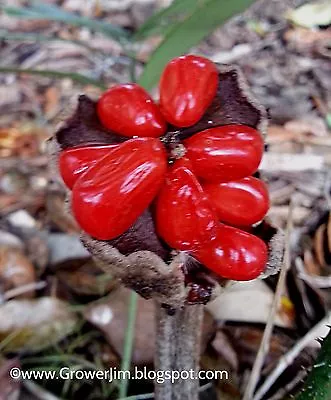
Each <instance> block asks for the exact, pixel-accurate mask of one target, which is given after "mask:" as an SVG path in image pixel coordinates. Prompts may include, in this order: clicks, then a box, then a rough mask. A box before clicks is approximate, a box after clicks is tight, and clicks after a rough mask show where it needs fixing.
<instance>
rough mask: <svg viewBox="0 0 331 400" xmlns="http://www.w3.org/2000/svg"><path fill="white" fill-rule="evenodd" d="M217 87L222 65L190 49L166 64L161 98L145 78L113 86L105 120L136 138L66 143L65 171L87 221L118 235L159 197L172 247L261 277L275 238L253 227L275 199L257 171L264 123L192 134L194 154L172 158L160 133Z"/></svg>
mask: <svg viewBox="0 0 331 400" xmlns="http://www.w3.org/2000/svg"><path fill="white" fill-rule="evenodd" d="M217 87H218V72H217V69H216V67H215V65H214V64H213V63H212V62H211V61H209V60H207V59H205V58H202V57H197V56H193V55H188V56H183V57H179V58H176V59H174V60H172V61H171V62H170V63H169V64H168V65H167V66H166V68H165V70H164V72H163V75H162V78H161V82H160V104H159V105H157V104H155V103H154V102H153V100H152V99H151V97H150V96H149V94H148V93H147V92H146V91H145V90H144V89H143V88H141V87H139V86H138V85H136V84H125V85H117V86H114V87H112V88H110V89H109V90H108V91H106V92H105V93H104V94H103V95H102V96H101V98H100V99H99V101H98V104H97V111H98V116H99V119H100V121H101V123H102V124H103V125H104V126H105V127H106V128H108V129H110V130H111V131H113V132H116V133H117V134H119V135H121V136H125V137H128V138H131V139H130V140H127V141H125V142H124V143H122V144H119V145H104V146H86V147H79V148H72V149H69V150H65V151H63V152H62V153H61V155H60V171H61V175H62V177H63V180H64V182H65V183H66V185H67V186H68V187H69V188H70V189H72V209H73V213H74V215H75V218H76V219H77V221H78V223H79V224H80V226H81V227H82V229H83V230H84V231H86V232H87V233H89V234H90V235H91V236H93V237H95V238H97V239H100V240H111V239H114V238H116V237H118V236H119V235H121V234H122V233H124V232H125V231H126V230H127V229H128V228H129V227H130V226H131V225H133V223H134V222H135V221H136V219H137V218H138V217H139V216H140V215H141V214H142V213H143V211H144V210H145V209H146V208H147V207H149V206H150V205H151V204H152V202H153V201H155V202H154V203H153V210H154V218H155V223H156V229H157V233H158V235H159V236H160V237H161V238H162V239H163V240H164V241H165V242H166V243H167V244H168V245H169V246H170V247H171V248H173V249H177V250H184V251H187V252H189V253H190V254H192V255H193V256H194V257H195V258H196V259H197V260H199V261H200V262H201V263H202V264H204V265H205V266H206V267H207V268H209V269H211V270H212V271H214V272H215V273H216V274H218V275H220V276H222V277H224V278H228V279H233V280H249V279H254V278H256V277H257V276H258V275H259V274H260V273H261V272H262V271H263V270H264V268H265V264H266V262H267V247H266V245H265V243H264V242H263V241H262V240H261V239H259V238H258V237H256V236H254V235H252V234H251V233H248V232H247V230H249V228H250V227H251V226H252V225H253V224H255V223H257V222H259V221H260V220H262V219H263V217H264V216H265V214H266V212H267V211H268V207H269V200H268V192H267V189H266V187H265V185H264V183H263V182H262V181H260V180H258V179H256V178H254V177H252V176H251V175H252V174H253V173H254V172H255V171H256V170H257V168H258V166H259V163H260V161H261V158H262V154H263V140H262V138H261V135H260V133H259V132H257V131H256V130H255V129H253V128H251V127H248V126H244V125H226V126H220V127H216V128H211V129H207V130H204V131H201V132H198V133H196V134H194V135H193V136H191V137H190V138H188V139H186V140H184V141H183V143H182V145H183V146H184V149H185V151H184V153H185V154H184V155H183V156H182V157H180V158H179V159H177V160H176V161H175V162H174V163H173V165H170V166H169V163H168V154H167V150H166V147H165V146H164V144H163V143H162V141H161V140H160V137H161V136H162V135H163V134H164V133H165V132H166V130H167V124H171V125H173V126H175V127H179V128H183V127H189V126H192V125H194V124H195V123H197V122H198V121H199V120H200V119H201V117H202V116H203V114H204V113H205V112H206V110H207V108H208V106H209V105H210V103H211V102H212V100H213V98H214V97H215V95H216V90H217ZM225 224H227V225H225ZM239 228H240V229H239Z"/></svg>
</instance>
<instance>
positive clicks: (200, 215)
mask: <svg viewBox="0 0 331 400" xmlns="http://www.w3.org/2000/svg"><path fill="white" fill-rule="evenodd" d="M189 167H190V163H189V162H188V161H187V160H185V159H180V160H178V161H176V162H175V164H174V166H173V167H172V168H171V169H170V171H169V172H168V174H167V178H166V181H165V183H164V185H163V187H162V190H161V192H160V194H159V196H158V199H157V204H156V227H157V232H158V234H159V235H160V236H161V237H162V238H163V239H164V240H165V241H166V242H167V244H168V245H169V246H170V247H172V248H174V249H178V250H188V249H190V250H192V249H195V248H197V247H199V246H203V244H204V243H205V242H206V241H209V240H211V239H212V238H214V237H215V235H216V227H217V225H218V222H217V217H216V215H215V214H214V212H213V211H212V207H211V204H210V202H209V200H208V199H207V196H206V195H205V193H204V192H203V190H202V187H201V185H200V183H199V182H198V181H197V179H196V178H195V176H194V174H193V173H192V171H191V170H190V168H189Z"/></svg>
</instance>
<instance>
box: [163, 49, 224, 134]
mask: <svg viewBox="0 0 331 400" xmlns="http://www.w3.org/2000/svg"><path fill="white" fill-rule="evenodd" d="M217 85H218V72H217V69H216V66H215V65H214V63H212V62H211V61H210V60H208V59H206V58H204V57H198V56H194V55H187V56H182V57H178V58H175V59H174V60H172V61H170V62H169V64H168V65H167V66H166V68H165V70H164V71H163V74H162V77H161V81H160V106H161V111H162V113H163V115H164V117H165V119H166V120H167V121H168V122H170V123H171V124H173V125H175V126H178V127H186V126H191V125H194V124H195V123H196V122H198V121H199V119H200V118H201V117H202V116H203V114H204V113H205V111H206V110H207V108H208V106H209V105H210V103H211V102H212V100H213V98H214V97H215V94H216V90H217Z"/></svg>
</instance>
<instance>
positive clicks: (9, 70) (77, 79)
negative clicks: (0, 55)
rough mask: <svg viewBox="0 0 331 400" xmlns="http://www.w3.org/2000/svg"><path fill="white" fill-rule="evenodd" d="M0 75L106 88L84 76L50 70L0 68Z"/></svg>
mask: <svg viewBox="0 0 331 400" xmlns="http://www.w3.org/2000/svg"><path fill="white" fill-rule="evenodd" d="M0 73H15V74H31V75H40V76H46V77H48V78H57V79H65V78H70V79H72V80H73V81H75V82H78V83H80V84H82V85H93V86H96V87H98V88H100V89H102V90H105V89H106V88H107V87H106V85H104V84H103V83H102V82H100V81H98V80H96V79H92V78H88V77H87V76H85V75H81V74H78V73H76V72H60V71H52V70H39V69H29V68H17V67H11V66H9V67H0Z"/></svg>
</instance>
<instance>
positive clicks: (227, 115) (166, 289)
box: [48, 65, 284, 308]
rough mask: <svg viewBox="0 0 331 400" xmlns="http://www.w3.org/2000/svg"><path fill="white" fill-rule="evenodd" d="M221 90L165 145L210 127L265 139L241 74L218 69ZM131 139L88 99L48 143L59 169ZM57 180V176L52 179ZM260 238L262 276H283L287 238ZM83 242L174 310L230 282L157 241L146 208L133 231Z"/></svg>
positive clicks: (262, 117) (269, 232)
mask: <svg viewBox="0 0 331 400" xmlns="http://www.w3.org/2000/svg"><path fill="white" fill-rule="evenodd" d="M218 68H219V87H218V90H217V93H216V96H215V98H214V100H213V102H212V104H211V105H210V106H209V108H208V109H207V111H206V113H205V115H204V116H203V117H202V118H201V120H200V121H199V122H198V123H197V124H195V125H194V126H192V127H189V128H185V129H176V128H174V127H171V126H170V127H169V129H168V131H167V132H166V134H165V135H164V137H163V138H162V140H163V141H164V142H165V144H166V145H171V143H172V142H174V143H176V142H177V143H178V141H180V140H182V139H184V138H187V137H190V136H192V135H194V134H195V133H197V132H200V131H202V130H204V129H208V128H210V127H217V126H222V125H227V124H245V125H249V126H251V127H254V128H256V129H258V130H259V131H260V132H261V134H262V135H265V132H266V127H267V112H266V110H265V109H264V107H262V106H261V105H260V104H259V103H258V102H257V101H256V100H255V99H254V98H253V97H252V96H251V95H250V93H249V90H248V87H247V85H246V82H245V80H244V77H243V75H242V73H241V71H240V70H239V69H238V68H237V67H234V66H228V65H219V66H218ZM125 140H127V138H124V137H121V136H120V135H118V134H116V133H114V132H112V131H110V130H108V129H106V128H104V127H103V126H102V125H101V124H100V122H99V120H98V117H97V113H96V103H95V102H94V101H93V100H91V99H89V98H88V97H87V96H85V95H82V96H80V97H79V99H78V105H77V108H76V110H75V112H74V113H73V115H72V116H71V117H70V118H68V119H67V120H66V121H64V123H63V124H62V125H61V126H60V127H59V129H58V130H57V132H56V133H55V135H54V137H53V138H51V139H50V140H49V143H48V144H49V146H48V148H49V153H50V154H51V155H52V160H53V163H52V168H53V169H56V170H57V156H58V153H59V151H61V150H63V149H68V148H71V147H75V146H82V145H88V144H114V143H121V142H123V141H125ZM54 175H55V171H54V173H53V176H54ZM257 230H259V233H258V235H259V236H260V237H262V239H263V240H265V241H266V242H267V243H268V246H269V253H270V256H269V261H268V265H267V267H266V270H265V272H264V274H263V275H262V277H265V276H268V275H270V274H274V273H276V272H278V270H279V268H280V265H281V262H282V258H283V248H284V243H283V242H284V237H283V233H282V232H281V231H280V230H279V229H277V228H276V227H274V226H273V225H272V223H271V222H270V221H264V222H263V223H262V224H261V227H260V228H259V229H257ZM82 242H83V243H84V245H85V246H86V248H87V249H88V250H89V252H90V253H91V254H92V255H93V256H94V257H95V259H96V260H97V262H98V263H99V264H100V265H101V266H102V267H103V268H104V269H105V270H106V271H109V272H110V273H111V274H112V275H113V276H115V277H116V278H118V279H120V280H121V281H122V283H123V284H124V285H125V286H127V287H129V288H131V289H133V290H135V291H136V292H137V293H139V294H140V295H141V296H143V297H145V298H147V299H149V298H154V299H156V300H157V301H158V302H160V303H163V304H165V305H167V306H168V307H170V308H179V307H181V306H183V305H185V304H205V303H207V302H208V301H209V300H211V299H213V298H215V296H217V294H218V293H219V292H220V290H221V289H222V286H224V283H225V280H222V279H219V277H217V276H215V275H214V274H212V273H210V272H209V271H208V270H206V269H205V268H204V267H203V266H202V265H201V264H199V263H198V262H197V261H196V260H194V259H193V258H192V257H191V256H189V255H188V254H186V253H185V252H178V251H173V250H171V249H169V248H168V247H167V246H166V245H165V244H164V243H163V242H162V241H161V240H160V238H159V237H158V236H157V233H156V231H155V225H154V221H153V218H152V212H151V210H150V209H147V210H146V211H145V212H144V213H143V214H142V215H141V216H140V217H139V218H138V220H137V221H136V222H135V223H134V224H133V225H132V227H131V228H130V229H129V230H128V231H127V232H125V233H123V234H122V235H120V236H119V237H118V238H116V239H114V240H110V241H100V240H96V239H94V238H92V237H90V236H89V235H87V234H85V233H83V234H82Z"/></svg>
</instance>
